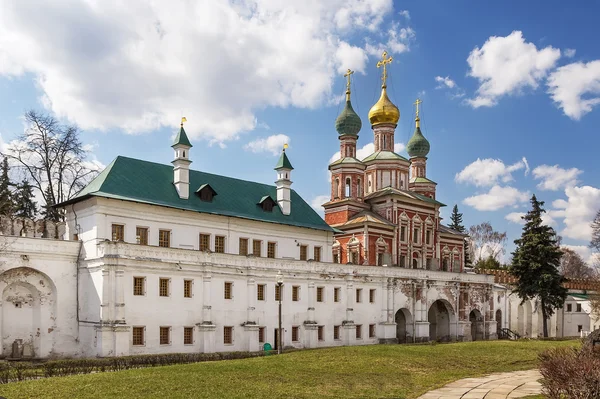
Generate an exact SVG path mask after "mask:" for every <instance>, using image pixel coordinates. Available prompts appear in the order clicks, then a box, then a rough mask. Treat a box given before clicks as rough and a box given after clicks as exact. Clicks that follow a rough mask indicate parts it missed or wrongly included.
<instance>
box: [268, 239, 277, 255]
mask: <svg viewBox="0 0 600 399" xmlns="http://www.w3.org/2000/svg"><path fill="white" fill-rule="evenodd" d="M276 256H277V243H276V242H274V241H267V258H270V259H275V257H276Z"/></svg>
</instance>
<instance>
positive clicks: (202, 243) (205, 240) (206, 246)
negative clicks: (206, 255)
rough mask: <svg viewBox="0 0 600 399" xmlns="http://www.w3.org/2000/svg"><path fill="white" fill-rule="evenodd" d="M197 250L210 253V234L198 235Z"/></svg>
mask: <svg viewBox="0 0 600 399" xmlns="http://www.w3.org/2000/svg"><path fill="white" fill-rule="evenodd" d="M198 250H200V251H204V252H206V251H210V234H206V233H200V234H199V235H198Z"/></svg>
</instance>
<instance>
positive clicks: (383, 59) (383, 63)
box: [377, 51, 392, 88]
mask: <svg viewBox="0 0 600 399" xmlns="http://www.w3.org/2000/svg"><path fill="white" fill-rule="evenodd" d="M387 55H388V53H387V51H384V52H383V54H382V55H381V61H378V62H377V68H380V67H383V73H382V74H381V82H382V84H381V87H382V88H385V87H387V86H386V84H385V82H386V80H387V67H386V65H387V64H391V63H392V56H390V57H389V58H386V57H387Z"/></svg>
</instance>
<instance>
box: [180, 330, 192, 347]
mask: <svg viewBox="0 0 600 399" xmlns="http://www.w3.org/2000/svg"><path fill="white" fill-rule="evenodd" d="M183 344H184V345H193V344H194V327H183Z"/></svg>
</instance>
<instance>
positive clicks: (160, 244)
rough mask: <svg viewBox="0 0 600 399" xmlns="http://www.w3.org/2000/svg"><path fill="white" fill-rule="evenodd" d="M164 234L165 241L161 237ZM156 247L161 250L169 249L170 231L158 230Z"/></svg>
mask: <svg viewBox="0 0 600 399" xmlns="http://www.w3.org/2000/svg"><path fill="white" fill-rule="evenodd" d="M165 234H166V240H165V237H163V235H165ZM165 243H166V244H167V245H163V244H165ZM158 246H159V247H161V248H171V230H168V229H158Z"/></svg>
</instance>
